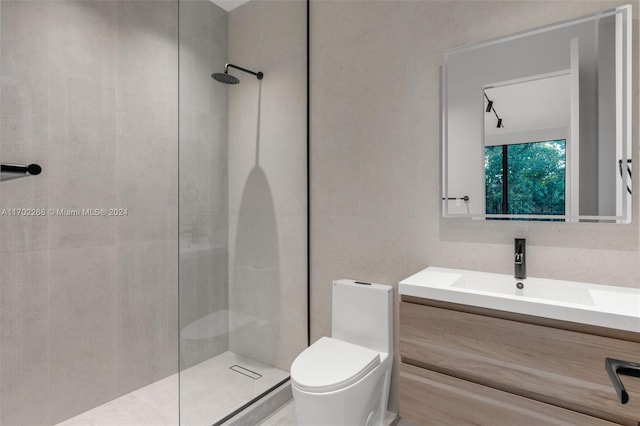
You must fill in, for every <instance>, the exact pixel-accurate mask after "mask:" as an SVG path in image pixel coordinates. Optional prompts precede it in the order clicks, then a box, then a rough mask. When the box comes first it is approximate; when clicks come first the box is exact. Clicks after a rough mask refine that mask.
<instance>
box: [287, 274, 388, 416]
mask: <svg viewBox="0 0 640 426" xmlns="http://www.w3.org/2000/svg"><path fill="white" fill-rule="evenodd" d="M331 321H332V323H331V337H322V338H320V339H319V340H318V341H317V342H315V343H314V344H312V345H311V346H309V347H308V348H307V349H305V350H304V351H303V352H302V353H301V354H300V355H298V357H297V358H296V359H295V360H294V361H293V364H292V365H291V387H292V391H293V400H294V404H295V410H296V416H297V419H298V425H299V426H329V425H330V426H378V425H380V424H382V421H383V420H384V417H385V414H386V411H387V400H388V397H389V382H390V378H391V364H392V363H393V289H392V287H390V286H387V285H381V284H372V283H365V282H361V281H354V280H347V279H342V280H337V281H334V282H333V297H332V315H331Z"/></svg>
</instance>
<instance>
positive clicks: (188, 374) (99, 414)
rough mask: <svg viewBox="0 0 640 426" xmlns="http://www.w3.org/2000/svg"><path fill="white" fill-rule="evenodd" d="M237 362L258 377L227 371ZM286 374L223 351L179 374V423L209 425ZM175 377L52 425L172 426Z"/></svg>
mask: <svg viewBox="0 0 640 426" xmlns="http://www.w3.org/2000/svg"><path fill="white" fill-rule="evenodd" d="M234 364H236V365H240V366H243V367H245V368H248V369H249V370H252V371H255V372H257V373H259V374H261V375H262V377H261V378H259V379H257V380H255V379H252V378H250V377H247V376H245V375H243V374H240V373H237V372H235V371H232V370H230V369H229V367H230V366H232V365H234ZM288 375H289V373H287V372H286V371H282V370H279V369H277V368H274V367H270V366H268V365H265V364H262V363H259V362H257V361H254V360H252V359H249V358H245V357H242V356H240V355H238V354H235V353H233V352H225V353H223V354H220V355H218V356H217V357H214V358H211V359H209V360H207V361H204V362H202V363H200V364H198V365H195V366H193V367H191V368H189V369H187V370H185V371H183V372H182V374H181V377H180V387H181V390H182V392H181V393H180V402H181V407H180V413H181V416H182V422H181V424H182V425H185V426H201V425H202V426H210V425H211V424H213V423H215V422H216V421H218V420H220V419H221V418H223V417H224V416H226V415H227V414H229V413H230V412H232V411H233V410H235V409H236V408H238V407H239V406H242V405H243V404H244V403H246V402H247V401H249V400H250V399H252V398H254V397H255V396H258V395H260V394H261V393H263V392H264V391H266V390H267V389H269V388H271V387H272V386H274V385H275V384H277V383H279V382H281V381H282V380H284V379H285V378H287V377H288ZM177 424H178V375H177V374H174V375H172V376H169V377H167V378H165V379H162V380H159V381H157V382H155V383H152V384H150V385H148V386H145V387H143V388H141V389H138V390H136V391H134V392H131V393H129V394H127V395H124V396H121V397H120V398H117V399H115V400H113V401H110V402H107V403H106V404H103V405H100V406H98V407H96V408H93V409H91V410H89V411H86V412H84V413H82V414H80V415H78V416H76V417H73V418H71V419H68V420H65V421H64V422H62V423H59V424H58V425H57V426H132V425H135V426H165V425H166V426H175V425H177Z"/></svg>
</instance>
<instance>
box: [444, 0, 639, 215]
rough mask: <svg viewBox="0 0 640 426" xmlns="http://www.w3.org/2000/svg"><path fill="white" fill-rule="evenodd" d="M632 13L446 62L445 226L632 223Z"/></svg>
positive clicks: (480, 47)
mask: <svg viewBox="0 0 640 426" xmlns="http://www.w3.org/2000/svg"><path fill="white" fill-rule="evenodd" d="M631 26H632V9H631V5H626V6H622V7H619V8H616V9H615V10H609V11H604V12H602V13H599V14H596V15H592V16H588V17H583V18H578V19H574V20H572V21H568V22H562V23H557V24H552V25H548V26H545V27H541V28H536V29H533V30H529V31H525V32H522V33H518V34H514V35H510V36H507V37H502V38H499V39H495V40H490V41H487V42H484V43H480V44H477V45H473V46H467V47H461V48H456V49H451V50H448V51H446V52H444V58H443V67H442V68H443V73H442V82H443V88H442V89H443V92H442V94H443V96H442V99H443V101H442V108H443V111H442V112H443V114H442V117H443V123H442V126H443V128H442V129H443V131H442V136H443V141H442V144H443V145H442V147H443V149H442V153H443V162H442V170H443V181H442V182H443V188H442V203H443V206H442V208H443V210H442V211H443V216H444V217H472V218H478V219H486V220H499V219H503V220H506V219H508V220H537V221H555V222H558V221H561V222H602V223H612V222H613V223H629V222H630V221H631V194H632V191H633V188H632V185H631V170H632V156H631V124H632V118H631V117H632V116H631V113H632V108H631V101H632V99H631V98H632V89H631V74H632V70H631V64H632V48H631V45H632V33H631Z"/></svg>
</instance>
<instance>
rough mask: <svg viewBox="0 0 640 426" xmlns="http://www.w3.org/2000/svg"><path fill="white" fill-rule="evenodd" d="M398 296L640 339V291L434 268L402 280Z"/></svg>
mask: <svg viewBox="0 0 640 426" xmlns="http://www.w3.org/2000/svg"><path fill="white" fill-rule="evenodd" d="M518 282H521V283H522V284H523V285H524V288H523V289H517V287H516V283H518ZM639 285H640V283H639ZM399 293H400V294H401V295H406V296H414V297H420V298H424V299H432V300H439V301H443V302H451V303H458V304H462V305H469V306H477V307H480V308H488V309H496V310H500V311H506V312H514V313H519V314H525V315H533V316H537V317H543V318H552V319H557V320H562V321H571V322H576V323H581V324H589V325H595V326H600V327H606V328H613V329H618V330H626V331H633V332H636V333H640V289H638V288H628V287H618V286H610V285H600V284H590V283H582V282H574V281H562V280H552V279H545V278H534V277H530V278H527V279H524V280H519V279H516V278H514V277H512V276H510V275H504V274H492V273H487V272H477V271H467V270H462V269H447V268H437V267H429V268H426V269H424V270H422V271H420V272H418V273H417V274H414V275H412V276H410V277H408V278H406V279H404V280H402V281H401V282H400V286H399Z"/></svg>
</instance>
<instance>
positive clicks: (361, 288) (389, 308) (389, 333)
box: [331, 279, 393, 355]
mask: <svg viewBox="0 0 640 426" xmlns="http://www.w3.org/2000/svg"><path fill="white" fill-rule="evenodd" d="M332 300H333V303H332V312H331V336H332V337H333V338H335V339H339V340H343V341H345V342H349V343H354V344H356V345H360V346H364V347H366V348H370V349H374V350H376V351H378V352H386V353H388V354H389V355H391V354H392V353H393V288H392V287H391V286H388V285H382V284H372V283H364V282H361V281H354V280H348V279H342V280H336V281H334V282H333V297H332Z"/></svg>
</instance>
